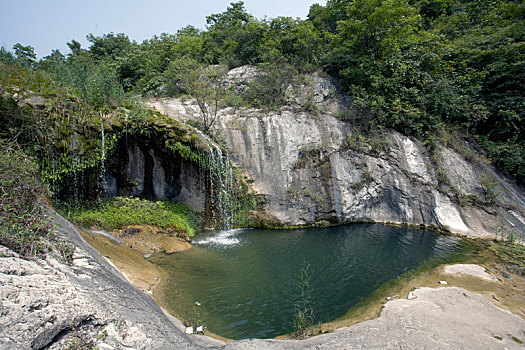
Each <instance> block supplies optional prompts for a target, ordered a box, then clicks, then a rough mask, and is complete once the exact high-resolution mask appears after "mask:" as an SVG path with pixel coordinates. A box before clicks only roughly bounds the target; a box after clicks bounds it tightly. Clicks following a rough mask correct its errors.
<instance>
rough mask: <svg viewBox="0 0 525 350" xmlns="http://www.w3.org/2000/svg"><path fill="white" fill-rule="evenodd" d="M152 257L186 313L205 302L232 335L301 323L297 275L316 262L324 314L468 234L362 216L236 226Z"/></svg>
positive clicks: (318, 307)
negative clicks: (286, 226)
mask: <svg viewBox="0 0 525 350" xmlns="http://www.w3.org/2000/svg"><path fill="white" fill-rule="evenodd" d="M193 246H194V247H193V248H192V249H190V250H187V251H184V252H180V253H175V254H171V255H166V254H159V255H156V256H153V257H152V258H151V259H150V261H152V262H153V263H155V264H157V265H160V266H161V267H163V268H165V269H166V270H168V272H169V277H168V281H167V286H166V295H167V297H168V300H167V302H168V303H169V305H170V307H171V308H172V309H173V310H174V311H175V312H176V313H177V314H178V315H179V316H181V317H182V318H188V317H191V316H192V314H193V313H194V312H195V310H194V309H195V307H196V306H195V305H196V304H195V303H196V302H199V303H200V304H201V305H200V306H198V307H197V308H198V310H199V313H200V319H202V320H203V321H204V324H205V327H206V328H208V329H209V330H210V331H212V332H214V333H216V334H218V335H221V336H223V337H227V338H231V339H243V338H273V337H275V336H278V335H282V334H287V333H290V332H292V331H293V310H294V304H295V303H296V302H297V301H298V300H299V289H298V288H297V285H296V279H297V278H296V277H297V275H298V273H299V270H300V269H301V266H302V265H303V264H304V263H305V262H306V263H308V264H310V269H311V270H312V276H311V277H312V284H311V285H312V289H313V292H312V299H313V304H314V305H313V306H314V309H315V314H316V320H317V321H319V322H326V321H329V320H333V319H335V318H337V317H340V316H342V315H344V314H345V313H346V312H347V311H348V310H349V309H350V308H351V307H352V306H355V305H356V304H357V303H359V302H361V301H363V300H365V299H366V298H367V297H368V296H369V295H370V294H371V293H372V292H373V291H374V290H376V289H377V288H378V287H380V286H381V285H382V284H384V283H385V282H387V281H389V280H391V279H392V278H395V277H398V276H400V275H401V274H403V273H405V272H409V271H412V270H415V269H417V268H418V266H420V265H421V264H422V263H423V262H428V261H429V260H430V259H437V258H444V257H446V256H447V255H451V253H453V252H455V251H457V250H459V246H460V239H459V238H456V237H450V236H444V235H438V234H436V233H434V232H431V231H427V230H420V229H412V228H404V227H394V226H386V225H378V224H355V225H346V226H337V227H331V228H323V229H305V230H259V229H235V230H228V231H218V232H209V233H206V234H203V235H200V236H198V238H197V239H196V240H195V241H194V243H193Z"/></svg>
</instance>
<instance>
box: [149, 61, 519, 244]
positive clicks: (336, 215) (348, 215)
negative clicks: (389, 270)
mask: <svg viewBox="0 0 525 350" xmlns="http://www.w3.org/2000/svg"><path fill="white" fill-rule="evenodd" d="M247 74H248V73H247ZM248 75H249V76H250V77H251V76H252V75H253V72H251V71H249V74H248ZM232 76H233V77H242V76H243V74H241V73H239V72H236V73H235V74H232ZM238 85H239V84H238ZM287 98H288V100H289V102H290V104H289V106H287V107H285V108H282V109H281V110H280V111H278V112H262V111H259V110H254V109H233V108H227V109H225V110H222V111H221V112H220V118H219V120H218V122H217V123H216V125H215V128H214V130H215V132H216V134H217V136H218V137H219V138H220V139H222V140H224V143H225V145H226V147H227V148H228V150H229V152H230V158H231V161H232V162H233V163H234V164H235V165H236V166H238V167H240V168H241V169H243V170H244V171H245V172H246V174H247V175H248V176H249V177H250V178H251V179H252V180H253V184H252V185H253V188H254V190H255V191H256V192H257V193H259V194H260V195H261V197H263V198H264V203H265V214H264V215H261V217H264V218H265V219H266V220H268V219H269V218H270V219H271V220H273V221H275V222H277V223H280V224H285V225H302V224H312V223H315V222H316V221H319V220H328V221H331V222H337V223H342V222H358V221H374V222H385V223H396V224H410V225H424V226H428V227H436V228H440V229H442V230H447V231H451V232H454V233H460V234H466V235H475V236H483V235H498V236H508V235H510V234H511V233H512V234H513V235H514V236H519V235H522V236H521V237H522V238H523V232H525V220H524V219H523V217H525V209H524V208H525V195H524V193H523V192H522V190H521V189H519V188H518V187H516V186H515V185H513V184H512V182H510V181H507V180H506V179H505V178H504V177H503V176H501V175H500V174H498V173H497V172H496V171H495V170H494V169H493V168H492V167H491V166H489V165H487V164H485V163H484V162H483V161H481V160H479V161H476V160H475V159H476V158H479V159H482V157H480V156H479V153H478V152H477V150H476V149H475V148H474V147H473V146H472V145H470V144H468V143H466V142H464V141H461V144H460V146H461V147H460V149H461V150H462V152H458V151H457V150H455V149H453V148H448V147H445V146H443V145H441V144H439V145H437V146H436V147H435V149H434V150H433V151H432V152H430V151H429V150H427V149H426V147H424V146H423V144H422V143H421V142H420V141H418V140H416V139H413V138H411V137H407V136H405V135H402V134H400V133H398V132H395V131H389V132H387V133H385V134H381V135H379V136H375V137H367V136H364V135H360V134H358V133H357V132H356V130H355V128H354V127H355V125H353V124H352V123H350V122H346V121H343V120H341V119H339V118H337V116H338V114H340V111H341V110H344V108H345V106H347V105H348V103H349V101H348V99H345V98H344V97H342V95H341V94H340V93H338V91H337V89H336V88H335V86H334V85H333V84H332V82H331V81H330V80H329V79H327V78H323V77H322V76H320V75H318V74H317V75H314V76H313V77H312V78H311V79H310V80H309V82H308V83H305V84H303V85H300V86H290V87H289V88H288V90H287ZM150 105H151V106H153V107H155V108H156V109H157V110H159V111H161V112H162V113H165V114H168V115H169V116H171V117H173V118H178V119H184V118H186V119H191V120H198V119H199V110H198V106H197V105H196V103H195V101H194V100H191V99H186V100H177V99H174V100H156V101H152V102H151V103H150ZM472 155H474V156H472ZM466 158H471V159H470V160H467V159H466Z"/></svg>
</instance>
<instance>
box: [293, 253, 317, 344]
mask: <svg viewBox="0 0 525 350" xmlns="http://www.w3.org/2000/svg"><path fill="white" fill-rule="evenodd" d="M295 283H296V285H297V289H298V290H299V300H298V301H297V302H296V303H295V306H294V315H293V327H294V334H295V336H296V337H298V338H299V337H306V336H308V335H310V334H309V332H308V329H311V328H312V326H313V325H314V321H315V312H314V307H313V300H312V270H311V269H310V264H308V263H306V262H304V263H303V265H302V266H301V268H300V269H299V274H298V276H297V278H296V281H295Z"/></svg>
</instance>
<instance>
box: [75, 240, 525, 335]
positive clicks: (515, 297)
mask: <svg viewBox="0 0 525 350" xmlns="http://www.w3.org/2000/svg"><path fill="white" fill-rule="evenodd" d="M81 232H82V235H83V236H84V238H85V239H86V240H87V241H88V242H89V243H90V244H91V245H93V246H94V247H95V248H96V249H97V250H98V251H99V252H100V254H101V255H102V256H104V257H105V259H106V260H107V261H108V262H110V263H111V264H112V265H113V266H115V268H116V269H117V270H118V271H119V272H121V273H122V275H123V276H124V277H125V278H126V279H127V280H128V281H129V282H130V283H132V284H133V285H134V286H136V287H137V288H139V289H140V290H142V291H143V292H145V293H147V294H149V295H151V296H152V297H153V299H154V300H155V302H156V303H157V304H158V305H159V307H161V308H162V310H163V311H164V312H165V313H168V314H169V315H170V316H171V318H170V320H171V321H172V322H174V324H175V326H176V327H177V328H179V329H180V330H181V331H184V328H183V327H184V326H183V320H182V319H181V318H180V316H179V315H177V314H176V313H174V312H173V310H171V309H170V307H169V306H168V305H167V303H166V302H165V300H164V297H163V292H162V286H163V282H164V281H165V280H166V278H167V272H166V271H165V270H164V269H162V268H161V267H158V266H157V265H155V264H153V263H151V262H149V261H148V260H146V259H145V258H144V255H143V254H141V253H140V252H138V251H136V250H134V249H132V248H129V247H127V246H125V245H124V244H118V243H117V241H115V240H113V239H110V238H109V237H106V235H102V234H100V233H97V232H89V231H83V230H82V231H81ZM463 239H468V238H463ZM474 245H475V243H474ZM478 246H479V244H478ZM189 249H191V246H190V248H189ZM459 254H460V253H459ZM458 262H459V263H460V264H467V263H472V264H476V265H479V266H481V267H482V268H483V269H486V270H487V271H488V272H489V273H490V274H491V275H493V276H495V277H496V278H497V281H487V280H483V279H480V278H479V277H475V276H471V275H465V274H461V273H460V274H458V273H456V274H451V273H447V272H445V269H446V267H447V266H451V264H450V263H445V264H438V265H437V266H430V267H421V268H419V269H418V270H415V271H413V272H411V273H408V274H406V275H402V276H400V277H399V278H398V279H396V280H392V281H390V282H387V283H386V284H385V285H383V286H382V287H380V288H379V289H378V290H376V291H375V292H374V293H372V295H371V296H370V297H369V298H367V300H366V301H364V302H363V303H361V304H358V305H356V306H355V307H353V308H351V309H350V310H348V312H347V313H346V314H345V315H343V316H341V317H339V318H338V319H335V320H333V321H330V322H327V323H321V324H319V325H316V326H314V329H315V330H316V331H315V332H312V333H314V335H318V334H323V333H330V332H333V331H335V330H337V329H340V328H345V327H349V326H352V325H356V324H359V323H362V322H365V321H369V320H373V319H377V318H378V317H380V316H381V312H382V310H383V308H384V307H385V305H386V304H387V303H388V302H389V301H393V300H400V299H407V296H408V294H409V292H411V291H414V290H416V289H420V288H424V287H430V288H437V287H444V286H443V285H441V284H440V282H439V281H446V282H447V285H446V287H459V288H462V289H465V290H467V291H470V292H473V293H476V294H479V295H481V296H483V297H484V298H486V299H487V300H489V301H490V302H491V303H492V304H494V305H495V306H497V307H500V308H502V309H505V310H507V311H509V312H511V313H513V314H515V315H517V316H519V317H521V318H525V296H523V295H522V292H520V291H522V290H525V278H524V277H522V276H518V275H513V276H511V278H505V277H504V274H507V276H509V277H510V275H509V274H508V273H507V272H504V271H502V270H501V266H499V265H498V263H497V261H496V257H495V255H494V254H493V253H491V252H490V251H488V250H487V249H481V250H480V248H479V247H478V248H477V249H475V251H474V252H467V253H466V255H465V256H461V257H460V258H459V259H458ZM175 320H176V321H175ZM205 335H206V336H208V337H211V338H213V339H215V340H217V341H220V342H225V343H228V342H232V341H235V340H233V339H227V338H224V337H221V336H219V335H216V334H213V333H212V332H210V331H209V330H207V331H206V334H205ZM275 339H278V340H281V339H283V340H284V339H294V338H293V336H292V335H291V334H285V335H281V336H278V337H276V338H275Z"/></svg>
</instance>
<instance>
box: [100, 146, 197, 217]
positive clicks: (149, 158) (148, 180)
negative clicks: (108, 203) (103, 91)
mask: <svg viewBox="0 0 525 350" xmlns="http://www.w3.org/2000/svg"><path fill="white" fill-rule="evenodd" d="M125 141H126V142H121V143H120V144H119V145H118V150H117V152H115V153H116V154H117V157H114V159H110V166H109V168H108V171H107V173H108V175H107V178H106V181H105V183H104V190H105V192H106V194H107V195H109V196H111V197H113V196H117V195H120V196H136V197H142V198H149V199H164V200H170V201H173V202H183V203H186V204H188V205H189V206H190V207H191V208H192V209H193V210H195V211H197V212H204V209H205V202H206V188H205V176H204V175H205V174H203V172H202V170H201V169H199V167H198V166H197V165H196V164H195V163H192V162H190V161H187V160H184V159H182V158H181V157H177V156H174V155H173V153H168V152H166V151H165V150H163V149H162V148H161V147H158V146H155V142H154V141H153V140H149V139H147V138H143V139H139V138H137V137H134V138H131V139H127V140H125Z"/></svg>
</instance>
